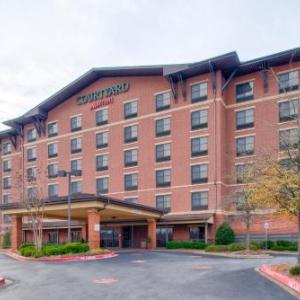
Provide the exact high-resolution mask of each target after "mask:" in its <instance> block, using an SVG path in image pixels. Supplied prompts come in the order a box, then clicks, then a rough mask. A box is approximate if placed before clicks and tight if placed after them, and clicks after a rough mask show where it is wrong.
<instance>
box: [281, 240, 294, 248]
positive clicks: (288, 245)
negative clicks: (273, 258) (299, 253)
mask: <svg viewBox="0 0 300 300" xmlns="http://www.w3.org/2000/svg"><path fill="white" fill-rule="evenodd" d="M276 245H277V246H282V247H290V246H294V245H296V243H295V242H291V241H285V240H278V241H276Z"/></svg>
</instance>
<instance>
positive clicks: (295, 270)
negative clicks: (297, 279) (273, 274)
mask: <svg viewBox="0 0 300 300" xmlns="http://www.w3.org/2000/svg"><path fill="white" fill-rule="evenodd" d="M290 274H291V275H294V276H297V275H300V265H296V266H294V267H291V268H290Z"/></svg>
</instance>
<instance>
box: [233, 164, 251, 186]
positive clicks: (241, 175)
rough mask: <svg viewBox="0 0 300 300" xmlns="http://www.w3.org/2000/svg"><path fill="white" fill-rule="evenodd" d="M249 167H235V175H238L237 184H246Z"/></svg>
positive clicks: (247, 165) (245, 165)
mask: <svg viewBox="0 0 300 300" xmlns="http://www.w3.org/2000/svg"><path fill="white" fill-rule="evenodd" d="M248 167H249V164H244V165H237V166H236V167H235V173H236V183H245V181H246V178H245V177H246V175H247V174H246V172H247V168H248Z"/></svg>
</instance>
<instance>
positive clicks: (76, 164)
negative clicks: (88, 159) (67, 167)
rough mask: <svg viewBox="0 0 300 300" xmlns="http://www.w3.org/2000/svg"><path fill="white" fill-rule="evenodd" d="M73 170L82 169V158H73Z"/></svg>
mask: <svg viewBox="0 0 300 300" xmlns="http://www.w3.org/2000/svg"><path fill="white" fill-rule="evenodd" d="M72 171H82V159H72V160H71V172H72Z"/></svg>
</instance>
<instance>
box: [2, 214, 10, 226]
mask: <svg viewBox="0 0 300 300" xmlns="http://www.w3.org/2000/svg"><path fill="white" fill-rule="evenodd" d="M3 223H4V224H10V223H11V216H8V215H4V216H3Z"/></svg>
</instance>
